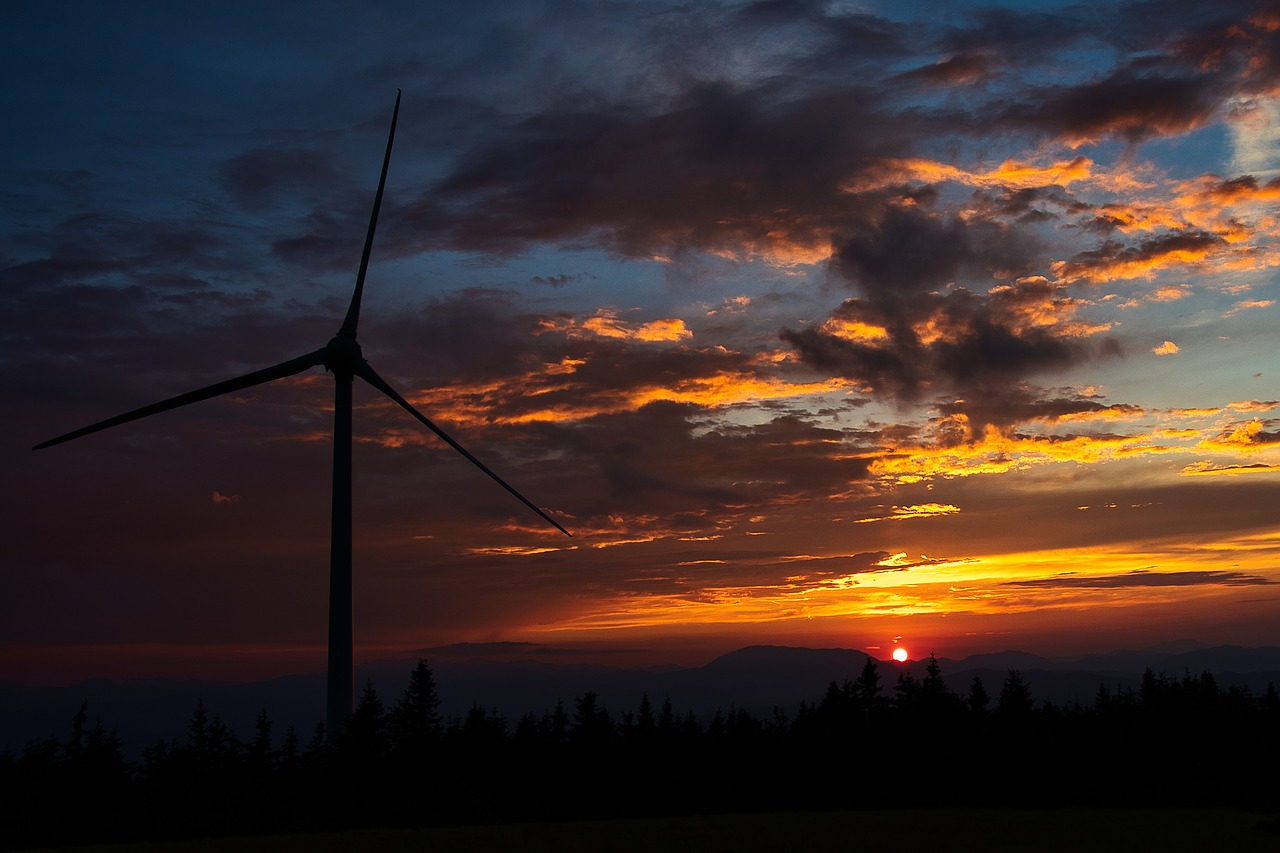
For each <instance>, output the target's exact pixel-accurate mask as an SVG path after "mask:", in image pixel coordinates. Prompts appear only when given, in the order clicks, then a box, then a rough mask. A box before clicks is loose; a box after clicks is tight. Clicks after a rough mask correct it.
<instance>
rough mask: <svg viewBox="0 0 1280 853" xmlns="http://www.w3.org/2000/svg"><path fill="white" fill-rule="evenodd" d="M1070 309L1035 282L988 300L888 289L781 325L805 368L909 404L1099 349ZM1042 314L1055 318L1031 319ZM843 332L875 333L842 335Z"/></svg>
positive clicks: (960, 293)
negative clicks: (818, 318)
mask: <svg viewBox="0 0 1280 853" xmlns="http://www.w3.org/2000/svg"><path fill="white" fill-rule="evenodd" d="M1073 309H1074V302H1073V300H1071V299H1070V298H1068V297H1065V296H1063V295H1061V293H1059V292H1058V290H1057V289H1056V288H1055V287H1054V286H1053V285H1051V284H1050V283H1048V282H1046V281H1044V280H1042V279H1035V280H1027V281H1022V282H1019V283H1017V284H1015V285H1010V286H1006V287H1001V288H996V289H993V290H992V292H990V293H987V294H976V293H973V292H971V291H968V290H965V289H963V288H956V289H952V290H950V291H948V292H946V293H923V292H915V293H911V292H910V291H907V290H905V289H904V290H901V291H899V290H894V289H888V290H887V291H877V292H873V295H872V298H868V299H864V298H860V297H858V298H853V299H849V300H846V301H845V302H844V303H843V304H842V305H841V306H840V307H839V308H837V309H836V310H835V311H834V312H832V314H831V317H830V319H829V320H828V321H827V323H824V324H823V325H821V326H816V327H812V326H811V327H808V328H805V329H801V330H798V331H797V330H792V329H783V330H782V331H781V332H780V337H781V339H782V340H783V341H784V342H786V343H788V344H790V345H791V346H792V347H794V348H795V350H796V352H797V353H798V354H799V356H800V357H801V358H802V359H803V360H804V362H805V363H806V364H809V365H811V366H813V367H815V368H817V369H819V370H824V371H828V372H831V373H834V374H837V375H840V376H846V377H849V378H851V379H854V380H856V381H858V382H862V383H864V384H865V385H867V386H868V387H869V389H870V390H872V391H873V392H874V393H876V394H879V395H885V396H890V397H898V398H901V399H904V400H914V399H917V398H918V397H919V396H920V395H921V394H923V393H926V392H933V393H944V392H946V391H949V390H959V391H960V392H962V393H967V392H969V391H974V392H976V391H978V390H980V389H981V388H982V387H983V386H985V385H986V384H987V383H989V382H992V381H999V382H1004V383H1008V382H1010V381H1013V380H1018V379H1021V378H1024V377H1026V376H1028V375H1031V374H1035V373H1039V372H1044V371H1047V370H1051V369H1058V368H1063V367H1066V366H1068V365H1070V364H1073V363H1077V362H1079V361H1082V360H1084V359H1088V358H1092V357H1094V356H1096V355H1097V354H1098V353H1099V352H1100V351H1105V348H1101V349H1100V348H1099V347H1095V346H1093V345H1090V344H1088V343H1087V342H1086V341H1085V340H1083V339H1081V338H1079V337H1078V334H1077V333H1075V332H1074V331H1073V330H1072V329H1071V328H1070V326H1069V324H1068V323H1067V321H1068V320H1069V318H1070V316H1071V312H1072V310H1073ZM1043 313H1048V314H1049V315H1050V316H1053V317H1056V321H1055V322H1050V323H1049V324H1044V323H1042V322H1039V321H1037V320H1035V319H1033V318H1034V316H1035V315H1036V314H1043ZM849 327H854V328H855V329H867V328H869V329H873V330H879V333H878V334H870V335H868V334H866V333H865V332H862V333H859V332H856V331H855V332H854V333H851V334H845V333H844V331H843V330H844V329H846V328H849ZM860 334H861V336H859V335H860Z"/></svg>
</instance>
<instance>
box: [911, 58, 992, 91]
mask: <svg viewBox="0 0 1280 853" xmlns="http://www.w3.org/2000/svg"><path fill="white" fill-rule="evenodd" d="M997 64H998V63H997V62H996V61H995V58H994V56H993V55H992V54H989V53H963V54H959V55H956V56H945V57H943V58H942V59H939V60H938V61H937V62H934V63H933V64H931V65H922V66H921V67H919V68H916V69H914V70H912V71H908V72H906V73H904V74H903V75H902V76H901V77H900V79H901V80H904V81H908V82H919V83H923V84H925V85H927V86H935V87H950V86H969V85H973V84H975V83H982V82H984V81H986V80H988V79H991V78H993V77H994V76H995V75H996V70H995V66H996V65H997Z"/></svg>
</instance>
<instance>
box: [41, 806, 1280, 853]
mask: <svg viewBox="0 0 1280 853" xmlns="http://www.w3.org/2000/svg"><path fill="white" fill-rule="evenodd" d="M56 849H67V850H76V851H79V853H107V851H112V853H124V851H146V853H170V851H172V853H203V851H214V850H216V851H220V853H221V851H231V853H285V852H286V851H288V853H292V851H307V853H365V851H369V853H372V852H373V851H379V853H388V852H389V853H398V851H423V853H431V851H440V853H490V851H495V853H496V851H502V853H508V851H516V850H519V851H522V853H529V851H534V853H536V852H537V851H547V853H552V851H555V853H564V851H569V853H573V852H574V851H592V853H629V851H646V853H649V852H650V851H661V853H681V851H699V853H701V851H709V853H750V851H772V853H789V851H797V853H798V852H799V851H805V853H825V851H843V852H845V853H863V851H865V853H914V851H922V853H923V851H930V853H933V851H947V853H965V851H972V853H999V852H1000V851H1045V852H1046V853H1058V851H1061V852H1062V853H1079V851H1086V850H1087V851H1091V853H1096V851H1126V853H1130V851H1162V853H1181V851H1186V852H1187V853H1208V851H1213V853H1223V852H1224V851H1254V850H1256V851H1267V853H1274V851H1276V850H1280V810H1277V811H1273V812H1271V813H1269V814H1268V813H1260V812H1254V811H1244V810H1232V809H1115V810H1110V809H1062V810H1032V809H1028V810H1012V809H936V810H924V809H892V810H882V811H838V812H817V813H805V812H789V813H785V814H765V815H716V816H709V817H673V818H664V819H648V820H612V821H584V822H578V823H545V824H518V825H502V826H476V827H448V828H432V829H395V830H364V831H355V832H334V833H322V834H299V835H281V836H257V837H245V838H217V839H201V840H192V841H182V842H174V843H160V844H136V845H128V844H124V845H102V846H93V847H77V848H56Z"/></svg>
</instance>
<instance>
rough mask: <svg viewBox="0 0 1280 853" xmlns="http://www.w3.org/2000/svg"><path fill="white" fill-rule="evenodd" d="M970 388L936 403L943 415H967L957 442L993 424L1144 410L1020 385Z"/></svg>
mask: <svg viewBox="0 0 1280 853" xmlns="http://www.w3.org/2000/svg"><path fill="white" fill-rule="evenodd" d="M970 390H971V393H969V394H967V395H966V396H965V397H964V398H962V399H956V400H946V401H939V402H936V403H935V406H936V407H937V409H938V411H939V413H941V414H942V415H943V416H944V417H948V418H950V417H953V416H955V415H964V419H963V420H964V423H965V424H966V426H967V430H968V431H967V432H966V433H965V434H964V435H963V436H957V441H956V443H961V442H969V441H975V440H980V439H981V438H982V437H983V436H984V435H985V434H986V430H987V428H988V427H991V426H994V427H996V428H998V429H1009V428H1012V427H1014V426H1017V425H1019V424H1027V423H1030V422H1034V421H1040V422H1044V423H1049V424H1053V423H1057V422H1060V421H1063V420H1068V419H1071V418H1072V417H1078V416H1081V415H1086V416H1095V417H1098V418H1100V419H1105V417H1106V416H1108V415H1115V416H1120V417H1128V416H1134V415H1139V414H1141V413H1142V409H1141V408H1139V407H1138V406H1134V405H1131V404H1128V403H1115V404H1112V405H1107V404H1105V403H1103V402H1101V401H1100V400H1098V399H1096V398H1093V397H1085V396H1082V395H1079V394H1066V395H1064V394H1061V393H1059V394H1058V395H1052V392H1044V391H1037V390H1032V389H1030V388H1027V387H1020V386H1007V385H999V384H992V385H987V386H985V387H983V388H981V389H970ZM1070 437H1071V436H1066V437H1065V438H1068V439H1069V438H1070Z"/></svg>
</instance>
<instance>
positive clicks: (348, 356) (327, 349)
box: [320, 332, 368, 375]
mask: <svg viewBox="0 0 1280 853" xmlns="http://www.w3.org/2000/svg"><path fill="white" fill-rule="evenodd" d="M320 354H321V359H322V363H323V364H324V369H325V370H327V371H329V372H330V373H346V374H348V375H351V374H358V373H359V372H360V368H361V366H362V365H363V366H366V367H367V366H368V362H366V361H365V360H364V351H363V350H362V349H361V348H360V343H359V342H358V341H357V340H356V339H355V336H353V335H345V334H343V333H342V332H338V334H336V335H334V336H333V337H332V338H330V339H329V343H327V344H325V345H324V349H322V350H320Z"/></svg>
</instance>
